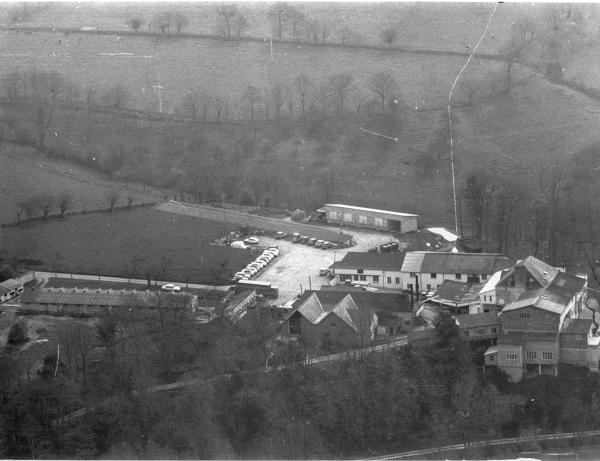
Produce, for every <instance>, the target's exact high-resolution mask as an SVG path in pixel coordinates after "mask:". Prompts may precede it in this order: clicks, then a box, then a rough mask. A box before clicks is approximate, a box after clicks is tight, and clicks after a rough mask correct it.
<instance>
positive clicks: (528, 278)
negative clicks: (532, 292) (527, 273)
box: [526, 277, 535, 288]
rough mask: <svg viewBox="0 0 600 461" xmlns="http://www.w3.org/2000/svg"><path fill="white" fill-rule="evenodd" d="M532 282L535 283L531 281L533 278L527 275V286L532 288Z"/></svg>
mask: <svg viewBox="0 0 600 461" xmlns="http://www.w3.org/2000/svg"><path fill="white" fill-rule="evenodd" d="M534 284H535V282H534V281H533V278H531V277H527V284H526V286H527V288H533V286H534Z"/></svg>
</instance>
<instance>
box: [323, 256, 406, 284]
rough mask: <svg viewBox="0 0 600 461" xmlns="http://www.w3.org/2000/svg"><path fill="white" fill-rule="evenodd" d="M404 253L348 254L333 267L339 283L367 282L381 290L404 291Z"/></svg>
mask: <svg viewBox="0 0 600 461" xmlns="http://www.w3.org/2000/svg"><path fill="white" fill-rule="evenodd" d="M403 261H404V254H402V253H364V252H348V253H346V256H344V258H343V259H342V260H340V261H338V262H336V263H335V264H334V266H333V271H334V274H335V277H336V281H337V283H347V284H352V283H354V282H366V283H368V284H369V285H370V286H373V287H379V288H390V289H395V290H401V289H402V272H401V269H402V262H403Z"/></svg>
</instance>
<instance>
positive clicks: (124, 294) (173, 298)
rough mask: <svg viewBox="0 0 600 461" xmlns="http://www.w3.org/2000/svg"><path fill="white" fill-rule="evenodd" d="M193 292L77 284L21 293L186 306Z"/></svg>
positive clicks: (61, 299) (43, 299)
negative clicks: (94, 287) (109, 288)
mask: <svg viewBox="0 0 600 461" xmlns="http://www.w3.org/2000/svg"><path fill="white" fill-rule="evenodd" d="M194 297H195V295H191V294H189V293H159V292H154V291H153V292H150V291H137V290H101V289H96V290H87V289H77V288H68V289H65V288H35V289H30V290H25V291H24V292H23V294H22V295H21V303H23V304H30V303H35V304H66V305H85V306H121V307H157V306H159V305H162V306H164V307H183V306H184V305H186V306H187V305H189V303H190V302H192V301H193V299H194Z"/></svg>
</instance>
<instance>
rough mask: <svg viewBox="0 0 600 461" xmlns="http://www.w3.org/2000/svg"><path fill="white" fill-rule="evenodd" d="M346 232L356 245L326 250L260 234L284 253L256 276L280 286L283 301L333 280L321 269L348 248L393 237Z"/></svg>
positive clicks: (372, 244)
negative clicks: (320, 274)
mask: <svg viewBox="0 0 600 461" xmlns="http://www.w3.org/2000/svg"><path fill="white" fill-rule="evenodd" d="M332 229H335V228H332ZM346 232H348V233H349V234H352V235H353V240H354V241H355V242H356V245H354V246H352V247H350V248H343V249H339V248H338V249H336V250H333V249H328V250H322V249H320V248H315V247H314V246H309V245H304V244H300V243H292V242H291V241H290V240H276V239H273V238H269V237H260V245H261V246H263V245H277V246H278V248H279V251H280V254H279V256H278V257H277V258H275V259H273V261H272V262H271V263H270V264H269V265H268V266H267V267H266V268H265V269H263V271H262V272H261V273H259V274H258V275H257V276H255V277H253V278H252V279H253V280H261V281H265V282H271V283H272V284H273V285H275V286H278V287H279V298H278V299H277V300H275V301H274V304H283V303H285V302H287V301H289V300H291V299H294V298H295V297H296V295H298V294H299V293H301V291H304V290H307V289H309V288H312V289H313V290H314V289H318V288H320V286H321V285H325V284H327V283H329V278H328V277H326V276H319V269H320V268H321V267H327V266H330V265H331V264H332V263H333V262H334V260H335V261H339V260H340V259H342V258H343V257H344V256H345V255H346V253H347V252H348V251H367V250H368V249H369V248H373V247H375V246H378V245H381V244H383V243H386V242H389V241H390V235H389V234H385V233H382V232H375V231H373V232H369V231H365V230H358V229H347V230H346ZM401 247H402V246H401Z"/></svg>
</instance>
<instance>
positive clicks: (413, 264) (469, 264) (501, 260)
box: [402, 251, 512, 274]
mask: <svg viewBox="0 0 600 461" xmlns="http://www.w3.org/2000/svg"><path fill="white" fill-rule="evenodd" d="M511 264H512V261H511V260H510V259H509V258H507V257H506V256H503V255H501V254H497V253H438V252H435V251H409V252H407V253H406V256H405V258H404V263H403V265H402V272H415V273H427V272H429V273H438V274H493V273H494V272H497V271H499V270H501V269H504V268H505V267H508V266H510V265H511Z"/></svg>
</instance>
